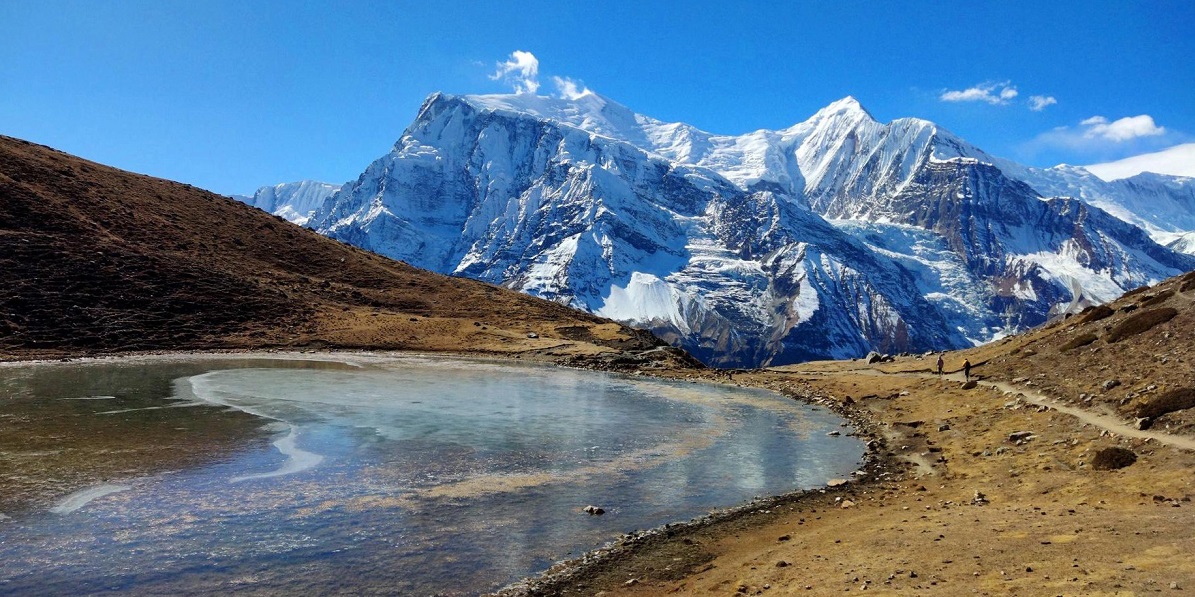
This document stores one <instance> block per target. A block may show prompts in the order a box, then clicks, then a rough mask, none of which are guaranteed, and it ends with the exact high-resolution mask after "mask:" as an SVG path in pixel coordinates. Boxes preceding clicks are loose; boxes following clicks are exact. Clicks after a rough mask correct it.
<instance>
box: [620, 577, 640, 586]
mask: <svg viewBox="0 0 1195 597" xmlns="http://www.w3.org/2000/svg"><path fill="white" fill-rule="evenodd" d="M622 584H623V586H627V587H633V586H635V585H637V584H639V579H637V578H632V579H631V580H628V581H626V582H624V583H622Z"/></svg>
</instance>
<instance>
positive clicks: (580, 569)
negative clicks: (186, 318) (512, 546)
mask: <svg viewBox="0 0 1195 597" xmlns="http://www.w3.org/2000/svg"><path fill="white" fill-rule="evenodd" d="M518 356H520V357H522V356H526V357H527V358H516V357H515V355H510V354H494V353H458V352H428V351H391V350H378V351H371V350H351V349H350V350H304V349H300V350H288V349H264V350H263V349H217V350H198V351H170V350H151V351H137V352H132V353H121V354H107V353H105V354H97V355H74V356H70V357H57V358H36V357H34V358H28V359H19V360H15V359H14V360H7V361H4V362H0V368H2V367H5V366H28V365H55V364H76V365H77V364H90V363H96V364H104V363H113V362H168V361H174V360H180V361H181V360H196V359H201V360H202V359H212V360H218V359H223V358H229V357H233V358H247V359H258V358H259V359H262V360H270V359H285V360H312V361H326V362H337V363H345V364H350V365H351V364H354V362H355V361H362V360H364V361H366V362H367V361H368V360H369V359H371V358H376V359H379V360H385V359H388V358H394V357H428V358H455V359H467V360H477V361H483V362H496V363H531V364H540V365H545V366H548V365H553V366H559V367H566V368H578V369H586V370H595V371H603V372H608V373H615V374H621V375H629V376H643V377H652V378H658V379H664V380H671V381H687V382H691V383H709V384H733V385H740V386H743V387H753V388H758V389H765V390H769V391H772V392H775V393H777V394H780V395H782V396H785V397H787V398H790V399H793V400H797V401H800V402H804V403H807V404H810V405H812V406H815V407H822V408H826V409H827V410H831V411H833V412H834V413H835V414H836V415H837V416H839V417H841V418H843V419H844V420H845V421H846V422H847V423H848V424H849V425H850V426H851V428H853V429H854V431H853V432H851V434H852V435H856V436H859V437H861V438H862V439H863V440H864V441H865V442H867V445H868V448H869V449H868V450H867V451H866V452H865V453H863V454H862V455H861V458H862V463H861V465H860V468H859V470H858V471H856V472H857V473H861V474H856V475H855V476H854V477H852V478H850V479H848V480H844V481H845V483H844V484H843V485H840V486H838V487H827V486H821V487H818V488H813V489H807V490H798V491H793V492H790V493H784V494H780V495H774V496H760V497H758V498H755V499H753V500H751V501H749V502H746V503H742V504H738V505H734V506H730V507H727V508H722V509H719V510H716V511H713V512H711V513H709V514H706V515H703V516H699V517H696V518H694V519H691V520H688V521H676V522H669V523H665V524H663V525H660V526H657V527H655V528H652V529H648V530H643V531H638V530H636V531H631V532H628V533H626V534H624V535H623V536H621V537H620V538H618V539H615V540H613V541H611V542H609V543H607V544H606V545H604V546H602V547H600V548H597V549H594V550H591V551H589V552H587V553H585V554H583V555H581V556H579V557H577V558H572V559H569V560H564V561H560V562H557V563H556V564H554V565H553V566H552V567H550V568H549V569H548V570H545V571H543V572H541V573H538V574H535V575H533V576H530V577H527V578H524V579H522V580H520V581H518V582H516V583H513V584H511V585H508V586H507V587H505V588H503V589H501V590H500V591H499V592H498V594H500V595H539V594H552V593H553V592H555V591H556V590H557V589H558V587H562V586H566V585H576V584H579V583H580V584H583V583H584V582H585V579H587V578H591V577H593V576H595V575H596V574H597V573H598V572H599V571H601V570H603V569H606V568H607V567H608V566H609V565H610V564H612V563H614V562H618V561H621V560H623V559H625V558H627V557H631V556H634V555H635V554H637V553H640V552H642V551H643V550H644V549H645V548H649V547H652V546H659V545H661V544H664V543H668V542H677V541H682V540H683V539H684V537H685V536H686V535H687V534H691V533H692V532H695V531H699V530H710V529H717V528H719V527H720V526H723V525H731V526H734V527H736V528H738V527H741V526H742V525H758V524H762V521H760V520H756V519H757V518H759V516H760V515H761V514H763V515H764V516H765V517H766V516H767V514H771V513H772V512H774V511H776V509H778V508H784V507H788V506H791V505H793V504H796V503H803V502H807V501H810V500H816V499H818V498H819V497H824V496H835V495H837V494H839V493H841V492H842V491H843V490H844V489H845V488H846V486H847V485H850V486H851V487H853V488H860V487H864V486H866V485H867V484H869V483H870V482H872V481H874V479H876V478H877V476H878V475H880V474H882V473H883V472H885V471H888V470H891V468H892V466H893V465H894V464H895V463H894V462H893V461H891V460H890V459H887V458H885V457H883V456H882V454H883V450H882V448H883V445H884V444H883V438H882V434H880V433H879V432H878V426H877V423H876V422H875V421H873V420H872V418H871V417H869V416H868V415H867V414H866V413H865V412H864V411H862V410H859V409H855V408H852V407H851V406H849V405H844V404H842V403H841V402H838V401H835V400H832V399H829V398H827V397H825V396H819V395H817V394H815V393H808V392H803V391H800V390H798V389H796V388H793V387H791V386H784V385H780V386H775V385H769V384H758V383H737V384H736V383H734V381H733V379H728V377H732V375H733V374H731V375H730V376H728V375H727V372H726V371H725V370H716V369H667V370H659V369H650V368H633V369H631V370H625V369H623V370H614V371H611V370H610V369H609V368H606V367H601V366H596V367H595V366H587V365H588V364H590V363H591V361H588V360H585V359H580V360H578V359H575V358H571V357H570V358H567V359H561V358H559V357H555V356H551V355H545V354H543V353H538V352H537V353H532V354H520V355H518ZM740 380H744V381H747V380H746V379H744V378H743V377H742V376H740ZM830 481H831V480H830V479H826V480H825V482H827V483H828V482H830ZM727 532H733V531H730V530H728V531H727Z"/></svg>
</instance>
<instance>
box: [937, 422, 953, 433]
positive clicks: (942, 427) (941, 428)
mask: <svg viewBox="0 0 1195 597" xmlns="http://www.w3.org/2000/svg"><path fill="white" fill-rule="evenodd" d="M938 431H950V425H948V424H946V423H942V424H941V425H938Z"/></svg>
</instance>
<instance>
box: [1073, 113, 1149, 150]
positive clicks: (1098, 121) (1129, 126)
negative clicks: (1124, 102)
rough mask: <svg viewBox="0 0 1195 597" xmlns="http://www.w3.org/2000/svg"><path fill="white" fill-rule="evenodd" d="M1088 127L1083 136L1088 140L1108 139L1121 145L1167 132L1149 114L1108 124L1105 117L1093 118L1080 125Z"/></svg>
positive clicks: (1129, 117)
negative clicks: (1121, 143) (1124, 142)
mask: <svg viewBox="0 0 1195 597" xmlns="http://www.w3.org/2000/svg"><path fill="white" fill-rule="evenodd" d="M1079 124H1080V125H1081V126H1084V127H1087V128H1086V129H1085V130H1084V131H1083V136H1084V137H1086V138H1088V139H1106V140H1108V141H1114V142H1117V143H1120V142H1122V141H1128V140H1130V139H1136V138H1137V137H1156V136H1158V135H1161V134H1163V133H1165V132H1166V129H1165V127H1160V126H1158V125H1157V124H1155V123H1154V119H1153V117H1152V116H1150V115H1149V114H1142V115H1140V116H1126V117H1124V118H1121V119H1120V120H1116V121H1113V122H1108V119H1107V118H1104V117H1103V116H1092V117H1091V118H1088V119H1086V120H1084V121H1083V122H1080V123H1079Z"/></svg>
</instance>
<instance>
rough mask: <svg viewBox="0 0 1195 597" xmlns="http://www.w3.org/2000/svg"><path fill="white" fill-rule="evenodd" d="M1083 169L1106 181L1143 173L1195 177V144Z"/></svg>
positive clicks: (1185, 144)
mask: <svg viewBox="0 0 1195 597" xmlns="http://www.w3.org/2000/svg"><path fill="white" fill-rule="evenodd" d="M1083 167H1084V168H1087V170H1088V171H1090V172H1091V173H1092V174H1094V175H1096V176H1098V177H1100V178H1102V179H1104V180H1116V179H1118V178H1128V177H1130V176H1136V175H1138V174H1140V173H1142V172H1157V173H1158V174H1172V175H1174V176H1195V143H1184V144H1182V145H1175V146H1174V147H1170V148H1168V149H1163V150H1162V151H1155V152H1153V153H1144V154H1141V155H1135V156H1132V157H1127V158H1124V159H1123V160H1116V161H1115V162H1104V163H1102V164H1092V165H1090V166H1083Z"/></svg>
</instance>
